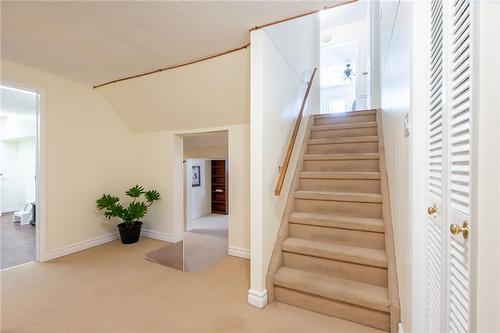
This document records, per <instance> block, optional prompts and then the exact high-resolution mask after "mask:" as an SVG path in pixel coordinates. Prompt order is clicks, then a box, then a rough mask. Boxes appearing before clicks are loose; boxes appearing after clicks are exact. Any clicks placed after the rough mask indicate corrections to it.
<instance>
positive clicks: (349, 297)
mask: <svg viewBox="0 0 500 333" xmlns="http://www.w3.org/2000/svg"><path fill="white" fill-rule="evenodd" d="M274 284H275V285H278V286H281V287H284V288H288V289H293V290H298V291H301V292H304V293H308V294H312V295H317V296H322V297H326V298H330V299H334V300H338V301H342V302H346V303H350V304H355V305H358V306H363V307H367V308H371V309H375V310H379V311H384V312H389V296H388V291H387V288H383V287H379V286H375V285H370V284H366V283H362V282H357V281H352V280H346V279H341V278H335V277H331V276H327V275H323V274H318V273H313V272H306V271H302V270H298V269H293V268H288V267H280V268H279V269H278V271H277V272H276V275H275V276H274Z"/></svg>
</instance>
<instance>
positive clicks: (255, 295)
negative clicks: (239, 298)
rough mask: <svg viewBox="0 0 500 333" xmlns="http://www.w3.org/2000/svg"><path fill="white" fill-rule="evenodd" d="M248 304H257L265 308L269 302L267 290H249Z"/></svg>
mask: <svg viewBox="0 0 500 333" xmlns="http://www.w3.org/2000/svg"><path fill="white" fill-rule="evenodd" d="M248 304H251V305H253V306H256V307H258V308H261V309H262V308H263V307H265V306H266V304H267V290H266V289H264V290H254V289H249V290H248Z"/></svg>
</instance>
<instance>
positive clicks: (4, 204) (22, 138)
mask: <svg viewBox="0 0 500 333" xmlns="http://www.w3.org/2000/svg"><path fill="white" fill-rule="evenodd" d="M0 97H1V103H0V104H1V107H0V133H1V134H0V208H1V211H0V213H1V216H0V220H1V226H0V228H1V243H0V247H1V249H0V252H1V258H0V268H1V269H5V268H9V267H13V266H17V265H20V264H24V263H27V262H31V261H34V260H35V259H36V254H37V243H36V242H37V231H36V229H37V228H38V219H37V201H38V198H37V185H36V174H37V160H38V158H37V156H38V155H37V149H38V148H37V147H38V142H37V141H38V116H39V105H40V95H39V93H37V92H35V91H32V90H27V89H22V88H18V87H16V86H14V85H7V84H4V83H2V85H0Z"/></svg>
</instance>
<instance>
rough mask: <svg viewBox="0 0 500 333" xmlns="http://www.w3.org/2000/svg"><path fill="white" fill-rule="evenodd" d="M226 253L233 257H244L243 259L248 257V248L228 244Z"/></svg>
mask: <svg viewBox="0 0 500 333" xmlns="http://www.w3.org/2000/svg"><path fill="white" fill-rule="evenodd" d="M227 254H229V255H230V256H233V257H240V258H245V259H250V250H249V249H243V248H241V247H236V246H230V247H229V248H228V249H227Z"/></svg>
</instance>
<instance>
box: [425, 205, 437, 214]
mask: <svg viewBox="0 0 500 333" xmlns="http://www.w3.org/2000/svg"><path fill="white" fill-rule="evenodd" d="M437 211H438V209H437V206H436V204H434V205H432V207H429V208H427V214H428V215H429V216H432V215H434V214H436V213H437Z"/></svg>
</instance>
